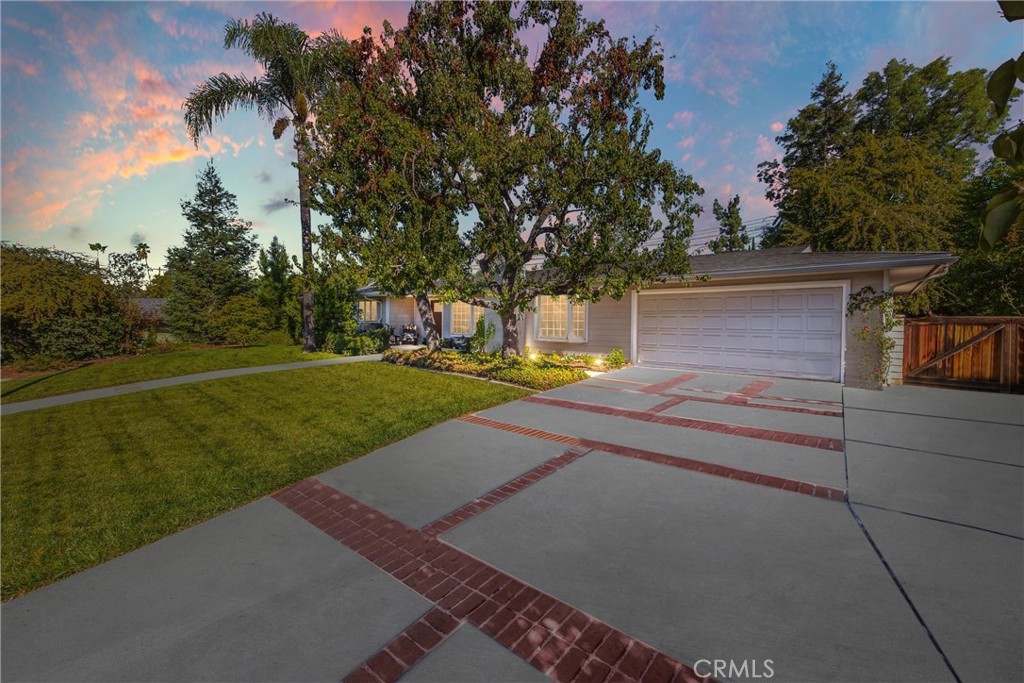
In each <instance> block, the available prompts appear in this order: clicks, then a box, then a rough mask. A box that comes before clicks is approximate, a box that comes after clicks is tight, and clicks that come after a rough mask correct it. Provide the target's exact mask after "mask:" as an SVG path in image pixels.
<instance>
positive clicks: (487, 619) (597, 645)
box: [273, 479, 707, 683]
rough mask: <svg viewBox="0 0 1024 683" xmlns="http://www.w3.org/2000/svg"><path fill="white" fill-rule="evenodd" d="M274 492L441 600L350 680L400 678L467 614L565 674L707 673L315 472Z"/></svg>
mask: <svg viewBox="0 0 1024 683" xmlns="http://www.w3.org/2000/svg"><path fill="white" fill-rule="evenodd" d="M273 497H274V499H275V500H277V501H278V502H279V503H281V504H282V505H284V506H285V507H287V508H288V509H289V510H291V511H292V512H294V513H296V514H297V515H299V516H300V517H302V518H303V519H305V520H306V521H308V522H309V523H310V524H313V525H314V526H315V527H317V528H318V529H320V530H321V531H323V532H324V533H326V534H327V535H328V536H330V537H331V538H333V539H335V540H336V541H338V542H339V543H341V544H342V545H344V546H345V547H347V548H349V549H350V550H353V551H355V552H357V553H359V554H360V555H361V556H363V557H364V558H366V559H367V560H369V561H370V562H372V563H373V564H374V565H376V566H377V567H378V568H379V569H381V570H382V571H384V572H386V573H388V574H390V575H391V576H393V577H394V578H396V579H398V580H399V581H401V582H402V583H404V584H405V585H406V586H408V587H409V588H411V589H412V590H414V591H416V592H417V593H419V594H420V595H422V596H423V597H425V598H426V599H428V600H430V601H431V602H433V603H434V608H433V609H431V610H430V611H429V612H428V613H427V614H425V615H424V616H423V617H422V618H420V619H418V620H417V621H416V622H415V623H413V624H412V625H410V626H409V627H408V628H406V629H405V630H404V631H403V632H402V633H400V634H398V635H397V636H396V637H395V638H394V639H392V640H391V642H389V643H388V644H387V645H386V646H385V647H384V648H383V649H382V650H380V651H379V652H376V653H374V654H373V655H372V656H371V657H369V658H368V659H367V660H366V661H365V662H363V663H362V664H360V665H359V667H357V668H356V670H355V671H352V672H351V673H349V674H348V675H347V676H346V677H345V678H344V679H343V680H344V681H345V682H346V683H357V682H358V681H372V682H374V683H389V682H390V681H396V680H398V679H399V678H401V676H402V675H404V674H405V673H406V672H407V671H408V670H409V669H411V668H412V667H413V666H414V665H415V664H416V662H418V661H419V660H420V659H422V658H423V657H424V656H426V654H427V653H428V652H430V651H431V650H433V649H434V648H436V647H437V646H438V645H439V644H440V643H441V642H442V641H443V640H444V638H446V637H447V636H448V635H450V634H451V633H453V632H454V631H455V629H457V628H458V627H459V626H461V625H462V624H464V623H466V622H467V621H468V622H469V623H471V624H473V625H474V626H476V627H477V628H478V629H480V630H481V631H482V632H484V633H486V634H487V635H489V636H490V637H491V638H493V639H494V640H495V641H497V642H498V643H501V644H502V645H504V646H505V647H506V648H508V649H509V650H511V651H512V652H514V653H515V654H517V655H519V656H520V657H522V658H523V659H524V660H526V661H527V662H529V663H530V664H531V665H533V666H534V667H535V668H536V669H538V670H539V671H541V672H543V673H544V674H546V675H548V676H550V677H551V678H552V679H553V680H555V681H559V683H570V682H573V681H577V682H578V681H583V680H595V681H605V680H617V681H640V680H644V677H645V676H647V677H650V675H655V674H656V675H658V676H661V677H663V678H664V679H665V680H666V681H669V680H671V681H677V682H679V683H683V682H691V681H706V680H707V679H705V678H701V677H700V676H698V675H697V674H696V672H695V671H694V670H693V669H692V668H691V667H689V666H688V665H686V664H684V663H682V662H680V661H678V660H676V659H673V658H671V657H669V656H668V655H666V654H664V653H662V652H657V651H655V650H654V649H653V648H651V647H650V646H649V645H646V644H644V643H641V642H639V641H637V640H636V639H634V638H632V637H630V636H629V635H627V634H625V633H623V632H622V631H619V630H618V629H615V628H613V627H611V626H609V625H608V624H605V623H603V622H601V621H600V620H598V619H596V618H594V617H593V616H591V615H588V614H586V613H584V612H582V611H580V610H577V609H576V608H574V607H573V606H572V605H569V604H568V603H565V602H563V601H561V600H559V599H557V598H555V597H554V596H552V595H548V594H547V593H544V592H543V591H540V590H538V589H536V588H534V587H532V586H529V585H527V584H525V583H523V582H522V581H519V580H518V579H516V578H515V577H513V576H511V575H509V574H507V573H505V572H503V571H501V570H500V569H498V568H496V567H492V566H490V565H487V564H486V563H484V562H483V561H481V560H479V559H477V558H476V557H473V556H472V555H470V554H469V553H466V552H464V551H462V550H459V549H458V548H454V547H452V546H450V545H448V544H446V543H444V542H442V541H440V540H438V539H436V538H433V537H431V536H429V535H428V534H425V533H422V532H419V531H416V530H415V529H411V528H409V527H407V526H405V525H404V524H402V523H401V522H399V521H398V520H396V519H392V518H391V517H388V516H387V515H385V514H384V513H382V512H379V511H377V510H374V509H373V508H371V507H369V506H367V505H365V504H363V503H361V502H359V501H358V500H356V499H355V498H352V497H350V496H348V495H346V494H344V493H342V492H341V491H338V490H337V489H334V488H332V487H330V486H327V485H326V484H324V483H322V482H320V481H317V480H316V479H306V480H304V481H301V482H299V483H298V484H295V485H294V486H291V487H289V488H287V489H283V490H281V491H278V492H277V493H275V494H274V495H273ZM595 632H597V633H599V634H600V636H601V637H600V638H597V637H595V635H594V634H595ZM608 641H611V642H608ZM623 644H624V646H623ZM620 646H622V647H621V648H620ZM620 649H621V650H622V652H619V650H620ZM632 649H637V650H638V651H640V652H641V653H643V654H645V655H646V656H645V657H643V659H644V661H643V662H642V663H641V664H639V665H637V663H636V661H635V660H634V659H630V658H629V657H627V656H623V653H624V652H626V651H627V650H632ZM613 656H614V658H615V661H612V662H609V661H608V660H609V659H612V658H613Z"/></svg>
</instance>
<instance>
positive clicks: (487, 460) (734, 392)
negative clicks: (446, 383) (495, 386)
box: [2, 368, 1024, 683]
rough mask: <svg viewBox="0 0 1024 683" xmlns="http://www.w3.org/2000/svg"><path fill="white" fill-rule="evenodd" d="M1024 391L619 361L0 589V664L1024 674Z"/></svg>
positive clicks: (263, 671) (190, 669)
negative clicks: (16, 593) (115, 553)
mask: <svg viewBox="0 0 1024 683" xmlns="http://www.w3.org/2000/svg"><path fill="white" fill-rule="evenodd" d="M1022 492H1024V397H1020V396H1003V395H995V394H984V393H976V392H958V391H950V390H929V389H920V388H909V387H895V388H892V389H888V390H886V391H885V392H871V391H861V390H855V389H843V388H842V387H840V386H839V385H836V384H830V383H821V382H809V381H798V380H783V379H769V378H757V377H749V376H732V375H723V374H711V373H686V372H680V371H678V370H658V369H649V368H629V369H626V370H622V371H619V372H615V373H610V374H608V375H604V376H601V377H600V378H595V379H591V380H588V381H586V382H582V383H579V384H576V385H572V386H568V387H563V388H561V389H557V390H554V391H549V392H545V393H543V394H537V395H534V396H531V397H528V398H526V399H523V400H521V401H516V402H514V403H510V404H506V405H504V406H500V407H497V408H494V409H491V410H488V411H485V412H482V413H480V414H476V415H467V416H464V417H462V418H460V419H459V420H455V421H452V422H449V423H446V424H443V425H439V426H437V427H434V428H432V429H429V430H426V431H424V432H421V433H420V434H417V435H416V436H414V437H412V438H410V439H407V440H405V441H402V442H399V443H397V444H393V445H391V446H388V447H386V448H384V449H381V450H379V451H377V452H375V453H372V454H370V455H368V456H365V457H363V458H361V459H360V460H357V461H354V462H352V463H349V464H347V465H345V466H343V467H340V468H337V469H335V470H331V471H329V472H325V473H323V474H322V475H320V476H319V477H316V478H315V479H310V480H307V481H304V482H300V483H299V484H296V485H295V486H293V487H290V488H288V489H285V490H283V491H280V492H278V493H277V494H275V495H274V496H272V497H269V498H266V499H263V500H260V501H258V502H256V503H253V504H252V505H249V506H247V507H244V508H242V509H239V510H236V511H234V512H231V513H228V514H226V515H223V516H221V517H219V518H217V519H214V520H212V521H210V522H208V523H205V524H202V525H199V526H197V527H194V528H192V529H189V530H187V531H184V532H182V533H179V534H177V535H175V536H172V537H169V538H166V539H163V540H161V541H159V542H157V543H154V544H152V545H150V546H147V547H145V548H142V549H140V550H138V551H135V552H133V553H129V554H128V555H125V556H123V557H121V558H118V559H116V560H114V561H111V562H108V563H106V564H104V565H101V566H98V567H96V568H94V569H92V570H89V571H86V572H83V573H81V574H79V575H77V576H73V577H71V578H69V579H67V580H65V581H63V582H60V583H58V584H55V585H52V586H50V587H47V588H44V589H42V590H39V591H37V592H35V593H32V594H30V595H28V596H26V597H24V598H21V599H18V600H15V601H12V602H10V603H8V604H7V605H5V606H4V608H3V639H4V642H3V646H4V647H3V654H2V667H3V669H2V675H3V677H4V680H5V681H6V680H10V681H20V680H76V681H77V680H82V681H84V680H104V681H119V680H125V681H128V680H131V681H149V680H217V681H236V680H237V681H251V680H288V681H312V680H332V681H337V680H345V681H364V680H365V681H378V680H398V679H401V680H403V681H444V682H447V683H450V682H454V681H488V682H491V681H494V682H497V681H533V680H551V679H553V680H557V681H584V680H643V681H665V682H667V681H671V680H675V681H686V680H695V678H696V676H697V674H702V675H703V674H709V673H710V674H714V675H715V676H716V677H717V678H719V679H722V680H736V681H743V680H764V679H769V678H774V679H776V680H782V681H851V682H852V681H858V682H859V681H944V680H949V681H956V680H961V681H986V682H994V681H1019V680H1021V679H1022V678H1024V652H1022V645H1021V643H1022V642H1024V623H1022V614H1024V596H1022V584H1021V576H1024V493H1022Z"/></svg>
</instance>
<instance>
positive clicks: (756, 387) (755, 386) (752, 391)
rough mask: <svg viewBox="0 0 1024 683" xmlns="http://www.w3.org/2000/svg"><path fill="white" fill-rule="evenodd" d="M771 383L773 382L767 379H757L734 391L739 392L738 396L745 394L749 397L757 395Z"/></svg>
mask: <svg viewBox="0 0 1024 683" xmlns="http://www.w3.org/2000/svg"><path fill="white" fill-rule="evenodd" d="M772 384H773V382H770V381H769V380H766V379H759V380H757V381H756V382H751V383H750V384H748V385H747V386H745V387H743V388H742V389H740V390H739V391H737V392H736V393H737V394H739V395H740V396H746V397H748V398H749V397H751V396H757V395H758V394H760V393H762V392H763V391H764V390H765V389H767V388H768V387H770V386H771V385H772Z"/></svg>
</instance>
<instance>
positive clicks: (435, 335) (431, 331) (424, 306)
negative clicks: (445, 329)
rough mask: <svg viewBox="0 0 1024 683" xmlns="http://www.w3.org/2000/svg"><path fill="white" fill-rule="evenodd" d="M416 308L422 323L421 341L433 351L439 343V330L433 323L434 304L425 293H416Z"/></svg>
mask: <svg viewBox="0 0 1024 683" xmlns="http://www.w3.org/2000/svg"><path fill="white" fill-rule="evenodd" d="M416 308H417V310H419V312H420V321H421V322H422V323H423V343H424V344H426V345H427V348H428V349H430V350H431V351H433V350H434V349H436V348H437V347H438V345H439V344H440V343H441V330H439V329H437V325H435V324H434V304H432V303H431V302H430V299H429V298H428V297H427V295H426V294H417V295H416Z"/></svg>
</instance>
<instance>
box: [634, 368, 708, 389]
mask: <svg viewBox="0 0 1024 683" xmlns="http://www.w3.org/2000/svg"><path fill="white" fill-rule="evenodd" d="M698 377H700V375H698V374H697V373H695V372H684V373H683V374H681V375H676V376H675V377H673V378H672V379H669V380H666V381H664V382H659V383H658V384H648V385H647V386H645V387H644V388H642V389H641V390H640V391H642V392H644V393H645V394H660V393H661V392H663V391H665V390H667V389H672V388H673V387H676V386H678V385H680V384H682V383H683V382H689V381H690V380H691V379H697V378H698Z"/></svg>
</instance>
